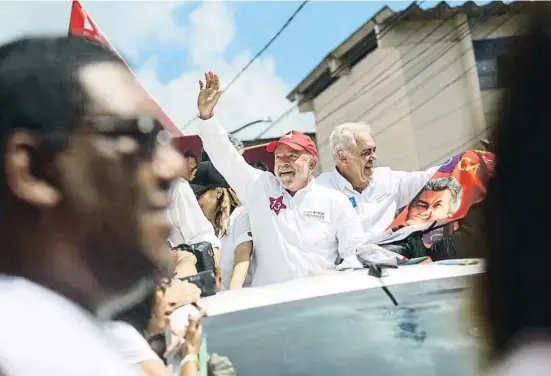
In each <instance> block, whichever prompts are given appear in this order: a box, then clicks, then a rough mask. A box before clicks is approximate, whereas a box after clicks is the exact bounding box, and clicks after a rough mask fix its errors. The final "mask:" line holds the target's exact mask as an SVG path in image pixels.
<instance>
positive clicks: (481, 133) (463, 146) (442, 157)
mask: <svg viewBox="0 0 551 376" xmlns="http://www.w3.org/2000/svg"><path fill="white" fill-rule="evenodd" d="M487 130H488V128H484V129H483V130H481V131H480V132H478V133H477V134H475V135H474V136H473V137H471V138H469V139H468V140H467V141H465V142H463V143H462V144H461V145H459V146H457V147H455V148H454V149H452V150H451V151H448V152H447V153H446V154H443V155H441V156H440V157H438V158H436V159H434V160H433V161H432V162H430V163H428V164H427V165H426V166H425V167H423V168H421V170H426V169H427V168H430V167H433V166H434V165H435V163H440V162H441V161H442V160H443V159H444V158H446V157H447V156H448V155H450V153H455V152H458V151H462V150H463V149H464V148H465V147H467V146H468V145H469V144H470V143H472V142H473V141H474V140H475V139H477V138H478V137H480V136H482V135H483V134H484V133H485V132H486V131H487Z"/></svg>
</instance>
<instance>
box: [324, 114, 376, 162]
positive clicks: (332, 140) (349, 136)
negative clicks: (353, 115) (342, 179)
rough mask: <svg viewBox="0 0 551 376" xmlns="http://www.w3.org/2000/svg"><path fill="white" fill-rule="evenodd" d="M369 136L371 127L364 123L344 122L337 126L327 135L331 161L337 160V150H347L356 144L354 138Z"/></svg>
mask: <svg viewBox="0 0 551 376" xmlns="http://www.w3.org/2000/svg"><path fill="white" fill-rule="evenodd" d="M361 136H371V127H370V126H369V125H368V124H366V123H344V124H341V125H339V126H337V127H336V128H335V129H334V130H333V132H331V135H330V136H329V147H330V149H331V156H332V157H333V161H334V162H337V161H338V160H339V152H340V151H343V152H348V151H350V150H351V149H353V148H354V147H356V146H357V143H356V139H357V138H358V137H361Z"/></svg>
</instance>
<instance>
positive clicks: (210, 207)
mask: <svg viewBox="0 0 551 376" xmlns="http://www.w3.org/2000/svg"><path fill="white" fill-rule="evenodd" d="M550 15H551V10H550V9H549V7H545V6H543V7H542V8H541V11H539V12H536V14H535V18H534V20H533V25H532V26H533V27H532V31H531V32H530V33H528V36H527V39H526V41H527V42H526V44H525V45H523V46H522V50H521V51H520V52H519V54H518V59H517V60H516V64H517V66H516V67H515V69H513V70H512V72H513V73H512V74H511V76H510V77H509V78H508V80H509V81H508V82H509V85H510V88H511V89H510V90H509V91H508V92H507V93H506V94H505V99H504V101H503V107H504V108H503V118H502V119H501V121H500V122H499V123H498V125H497V127H496V130H495V134H494V138H493V142H494V143H495V149H496V156H497V161H498V163H497V166H496V170H495V177H494V178H493V180H492V183H491V185H490V188H489V190H488V199H487V200H485V201H483V202H482V203H479V204H477V205H474V206H473V207H471V208H470V210H469V212H468V213H467V215H466V216H465V217H464V218H462V219H461V220H459V221H458V223H457V228H458V230H457V231H454V232H453V233H451V234H447V235H446V236H443V237H442V238H441V239H439V240H437V241H435V242H434V243H431V244H430V246H426V245H425V243H424V242H423V240H422V235H423V234H422V233H419V232H413V233H411V234H410V235H409V236H408V237H406V238H405V239H401V240H398V241H395V242H391V243H386V244H384V245H383V246H382V248H384V249H385V250H386V251H388V252H389V254H396V255H398V256H403V257H407V258H411V257H419V256H427V257H430V259H432V260H434V261H437V260H442V259H447V258H463V257H471V256H472V255H474V254H475V251H476V250H480V249H482V250H483V251H484V253H482V254H484V255H485V256H487V262H488V263H487V272H486V273H485V274H484V275H483V277H482V279H483V281H481V284H480V291H481V294H480V299H479V303H480V304H479V308H480V309H479V313H480V314H481V316H482V317H483V320H482V321H484V322H485V325H486V328H487V330H488V333H489V338H490V341H489V342H490V343H489V345H490V347H491V349H492V360H495V361H497V368H493V369H492V371H491V372H495V374H511V375H518V374H519V373H520V372H522V371H523V370H524V371H525V370H530V374H531V375H539V374H542V375H543V374H545V372H546V371H548V370H549V369H550V368H551V365H550V364H549V360H548V358H547V357H546V356H545V354H546V353H548V350H549V346H550V345H549V339H548V338H547V337H545V336H543V334H542V333H543V329H548V328H549V326H550V323H549V317H551V316H550V312H549V308H548V307H549V305H548V304H547V303H546V300H545V298H544V297H545V291H544V290H545V289H546V288H547V282H549V278H548V275H549V273H548V272H547V270H546V264H545V263H544V262H537V260H539V259H543V257H545V254H546V253H545V246H544V245H542V242H541V238H540V237H533V236H527V235H525V234H527V233H528V232H529V231H530V233H540V234H543V233H545V231H546V229H547V224H548V220H547V219H546V218H545V217H541V216H539V214H541V200H540V199H541V198H544V197H545V196H546V193H547V192H546V187H547V184H545V181H544V180H543V179H544V178H543V176H544V173H543V174H542V171H543V172H544V169H545V166H546V165H545V163H546V162H547V161H548V159H549V158H548V157H547V154H546V153H545V150H546V149H545V147H546V145H545V143H546V142H547V137H545V135H546V134H547V133H548V130H547V129H548V127H547V125H548V120H549V116H548V112H549V110H548V108H547V104H546V100H547V98H548V97H547V94H549V90H550V89H549V88H551V74H550V73H549V68H548V67H549V64H548V63H551V38H550V36H549V28H548V25H549V24H551V16H550ZM221 96H222V92H221V90H220V81H219V78H218V76H217V75H216V74H214V73H212V72H208V73H206V74H205V81H200V91H199V95H198V100H197V106H198V113H199V119H200V120H199V122H200V124H199V135H200V137H201V140H202V143H203V147H204V150H205V152H206V153H207V154H208V157H209V158H208V159H209V160H202V161H200V160H199V158H198V157H197V156H196V155H194V154H193V153H191V152H186V153H183V155H182V154H180V153H179V152H177V151H176V150H175V149H174V148H173V146H172V144H171V142H170V137H169V136H168V134H167V132H166V131H164V130H163V127H162V125H161V124H160V123H159V122H158V121H157V120H156V112H155V111H156V108H157V107H156V106H154V105H153V103H152V101H151V98H150V97H149V96H148V95H146V93H144V91H143V90H141V88H140V87H139V84H138V83H137V82H136V81H135V79H134V77H133V76H132V74H131V73H130V72H129V71H128V68H127V66H126V64H125V63H124V62H123V61H122V60H121V59H120V57H118V56H117V55H116V54H114V53H113V52H112V51H110V50H108V49H106V48H104V47H102V46H100V45H98V44H95V43H91V42H89V41H86V40H84V39H80V38H76V37H33V38H22V39H18V40H16V41H14V42H11V43H8V44H5V45H3V46H0V108H2V111H1V112H0V132H1V136H2V138H1V139H2V163H1V165H0V166H1V168H0V172H1V179H0V182H1V183H0V189H1V195H0V218H1V220H2V226H0V239H1V241H2V245H3V247H2V251H1V252H0V273H1V275H0V304H1V305H2V313H3V315H2V320H1V321H0V333H1V336H0V375H1V376H21V375H25V376H26V375H39V374H40V375H43V374H46V375H60V376H62V375H75V374H86V375H102V376H104V375H117V376H122V375H138V374H145V375H151V376H154V375H166V376H167V375H173V374H177V375H185V376H193V375H198V374H199V372H200V367H203V366H204V367H207V368H208V372H209V374H211V375H231V374H236V370H234V369H233V367H232V365H231V360H230V359H227V358H225V357H223V356H219V355H216V354H211V355H210V358H209V360H208V361H207V362H206V363H205V364H204V365H203V364H202V361H203V358H202V356H201V354H202V351H203V350H204V347H203V345H202V326H201V319H202V318H203V317H204V316H205V314H206V312H205V311H204V310H203V309H202V308H201V306H200V298H201V297H204V296H209V295H213V294H217V293H220V292H221V291H224V290H233V289H240V288H248V287H257V286H263V285H267V284H273V283H280V282H285V281H289V280H293V279H298V278H306V277H309V276H312V275H317V274H319V273H326V272H328V271H329V272H330V271H335V272H338V270H339V269H343V268H362V267H365V266H366V265H365V263H364V262H363V261H362V259H361V258H359V257H358V252H359V250H360V249H362V248H363V247H365V245H366V244H370V242H373V239H376V238H377V236H378V235H379V234H380V233H382V232H385V231H389V226H391V224H392V223H393V220H394V218H395V217H396V214H397V211H399V210H400V209H402V208H405V209H404V210H406V211H407V213H406V219H405V220H406V224H407V225H412V226H414V225H416V224H418V223H420V222H423V223H424V222H431V221H436V220H439V219H442V218H446V217H451V215H452V214H453V213H454V212H455V211H457V208H458V207H459V205H460V203H461V201H462V199H463V196H462V195H463V191H462V189H461V187H460V186H459V185H458V184H457V182H456V181H454V179H453V178H439V179H433V180H431V181H430V184H427V182H428V180H429V179H430V178H431V177H432V176H433V174H434V173H435V171H436V170H437V169H438V168H439V166H434V167H432V168H430V169H428V170H426V171H414V172H404V171H394V170H392V169H391V168H388V167H376V165H375V163H376V160H377V156H376V145H375V140H374V139H373V137H372V133H371V129H370V127H369V125H367V124H364V123H345V124H342V125H338V126H336V127H335V129H334V131H333V132H332V134H331V135H330V148H331V153H332V157H333V160H334V164H335V166H334V169H333V170H332V171H329V172H324V173H322V174H321V175H320V176H318V177H314V170H315V169H316V166H317V164H318V151H317V148H316V145H315V143H314V142H313V141H312V139H310V138H309V137H308V136H306V135H304V134H303V133H301V132H298V131H290V132H288V133H287V134H285V135H283V136H282V137H281V138H280V139H279V140H277V141H274V142H272V143H270V144H269V145H268V146H267V151H268V152H270V153H273V158H274V171H273V172H270V171H268V168H267V167H266V166H265V165H262V164H259V163H248V162H246V161H245V159H244V158H243V145H242V143H240V142H239V141H238V140H237V139H235V137H233V136H231V135H228V133H227V132H226V130H225V129H224V127H223V126H222V125H221V124H220V123H219V122H218V120H217V119H216V115H215V113H216V105H217V103H218V101H219V99H220V98H221ZM526 129H533V131H534V132H539V133H540V134H541V137H540V135H538V137H535V138H534V137H532V135H530V134H528V132H527V131H526ZM519 179H520V180H519ZM519 181H530V182H531V184H530V193H526V194H527V195H528V194H531V195H532V196H534V197H536V198H538V199H534V200H529V199H526V197H524V196H523V198H522V199H519V196H518V195H519V192H518V190H519V189H523V187H522V185H520V187H519V184H518V182H519ZM521 194H523V193H522V192H521ZM531 218H537V219H536V220H534V221H530V219H531ZM520 250H522V255H520V256H521V257H518V256H519V252H520ZM542 296H543V299H542V298H541V297H542ZM177 313H179V315H180V317H182V315H184V316H183V317H184V321H185V323H184V325H182V326H180V327H177V326H176V325H169V322H170V320H171V319H172V318H173V317H175V315H176V314H177ZM519 335H522V337H521V339H523V340H526V341H525V342H518V341H515V342H512V340H513V339H515V338H517V337H518V336H519ZM509 351H512V352H511V353H509ZM222 355H223V354H222ZM519 356H520V358H519ZM174 359H178V360H179V362H178V365H179V366H178V367H177V368H174V367H173V366H171V365H173V363H174V362H171V360H174ZM167 364H168V366H167ZM500 367H501V368H500ZM519 367H520V368H519ZM535 368H537V369H535ZM515 372H516V373H515ZM538 372H540V373H538Z"/></svg>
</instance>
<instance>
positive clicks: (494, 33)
mask: <svg viewBox="0 0 551 376" xmlns="http://www.w3.org/2000/svg"><path fill="white" fill-rule="evenodd" d="M528 6H530V3H523V2H518V3H517V2H514V3H509V4H504V3H499V2H492V3H489V4H487V5H484V6H477V5H476V4H475V3H473V2H467V3H465V4H464V5H462V6H460V7H451V6H449V5H448V4H447V3H445V2H442V3H440V4H439V5H438V6H436V7H434V8H431V9H426V10H424V9H421V8H419V7H417V6H416V5H415V4H412V5H411V6H410V7H409V8H408V9H406V10H404V11H402V12H397V13H395V12H393V11H392V10H391V9H390V8H388V7H384V8H383V9H382V10H381V11H379V12H378V13H377V14H376V15H375V16H374V17H373V18H371V19H370V20H369V21H368V22H366V23H365V24H364V25H363V26H362V27H361V28H360V29H358V30H357V31H356V32H355V33H354V34H353V35H352V36H350V37H349V38H348V39H347V40H346V41H344V42H343V43H342V44H341V45H340V46H338V47H337V48H336V49H335V50H333V51H332V52H331V53H330V54H329V55H328V56H327V57H326V58H325V59H324V60H323V61H322V62H321V63H320V65H318V67H316V68H315V69H314V70H313V71H312V72H311V73H310V74H309V75H308V76H307V77H306V78H305V79H304V80H303V81H302V82H301V83H300V84H299V85H298V86H297V87H296V88H295V89H294V90H293V91H292V92H291V93H290V94H289V96H288V99H289V100H291V101H298V102H299V108H300V111H301V112H313V113H314V115H315V119H316V134H317V143H318V149H319V153H320V162H321V168H322V169H323V170H324V171H327V170H329V169H331V168H332V166H333V161H332V160H331V152H330V150H329V135H330V133H331V131H332V130H333V129H334V128H335V127H336V126H337V125H339V124H342V123H345V122H354V121H363V122H366V123H368V124H370V125H371V127H372V130H373V136H374V138H375V141H376V143H377V156H378V164H379V165H386V166H391V167H392V168H394V169H403V170H417V169H424V168H428V167H430V166H432V165H436V164H439V163H442V162H444V161H445V160H446V159H447V158H449V157H450V156H453V155H455V154H457V153H459V152H461V151H463V150H465V149H468V148H471V147H476V148H481V147H482V145H481V144H480V140H482V139H485V138H487V137H488V135H487V130H488V127H489V126H491V125H492V124H493V122H494V121H495V119H496V115H497V108H496V103H498V99H499V97H500V94H501V93H502V92H503V87H502V79H501V75H502V74H503V71H504V70H505V69H506V66H507V59H506V57H507V51H509V50H510V49H511V46H512V45H513V44H514V43H517V42H518V41H519V40H521V39H522V34H523V29H524V28H525V26H526V16H525V11H526V7H528Z"/></svg>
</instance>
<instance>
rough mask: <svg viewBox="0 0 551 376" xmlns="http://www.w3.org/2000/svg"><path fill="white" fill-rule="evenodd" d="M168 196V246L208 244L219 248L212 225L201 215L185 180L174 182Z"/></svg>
mask: <svg viewBox="0 0 551 376" xmlns="http://www.w3.org/2000/svg"><path fill="white" fill-rule="evenodd" d="M169 194H170V200H171V203H170V208H169V209H168V219H169V222H170V224H171V226H170V227H171V228H170V235H169V237H168V242H169V244H170V246H171V247H176V246H178V245H180V244H188V245H191V244H196V243H200V242H209V243H211V244H212V247H213V248H219V247H220V240H218V237H217V236H216V235H215V233H214V228H213V227H212V224H211V223H210V222H209V220H208V219H207V218H206V217H205V215H204V214H203V211H202V210H201V207H200V206H199V203H198V202H197V198H196V197H195V194H194V193H193V190H192V189H191V187H190V185H189V182H188V181H187V180H185V179H179V180H177V181H175V182H174V183H173V184H172V186H171V187H170V192H169Z"/></svg>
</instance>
